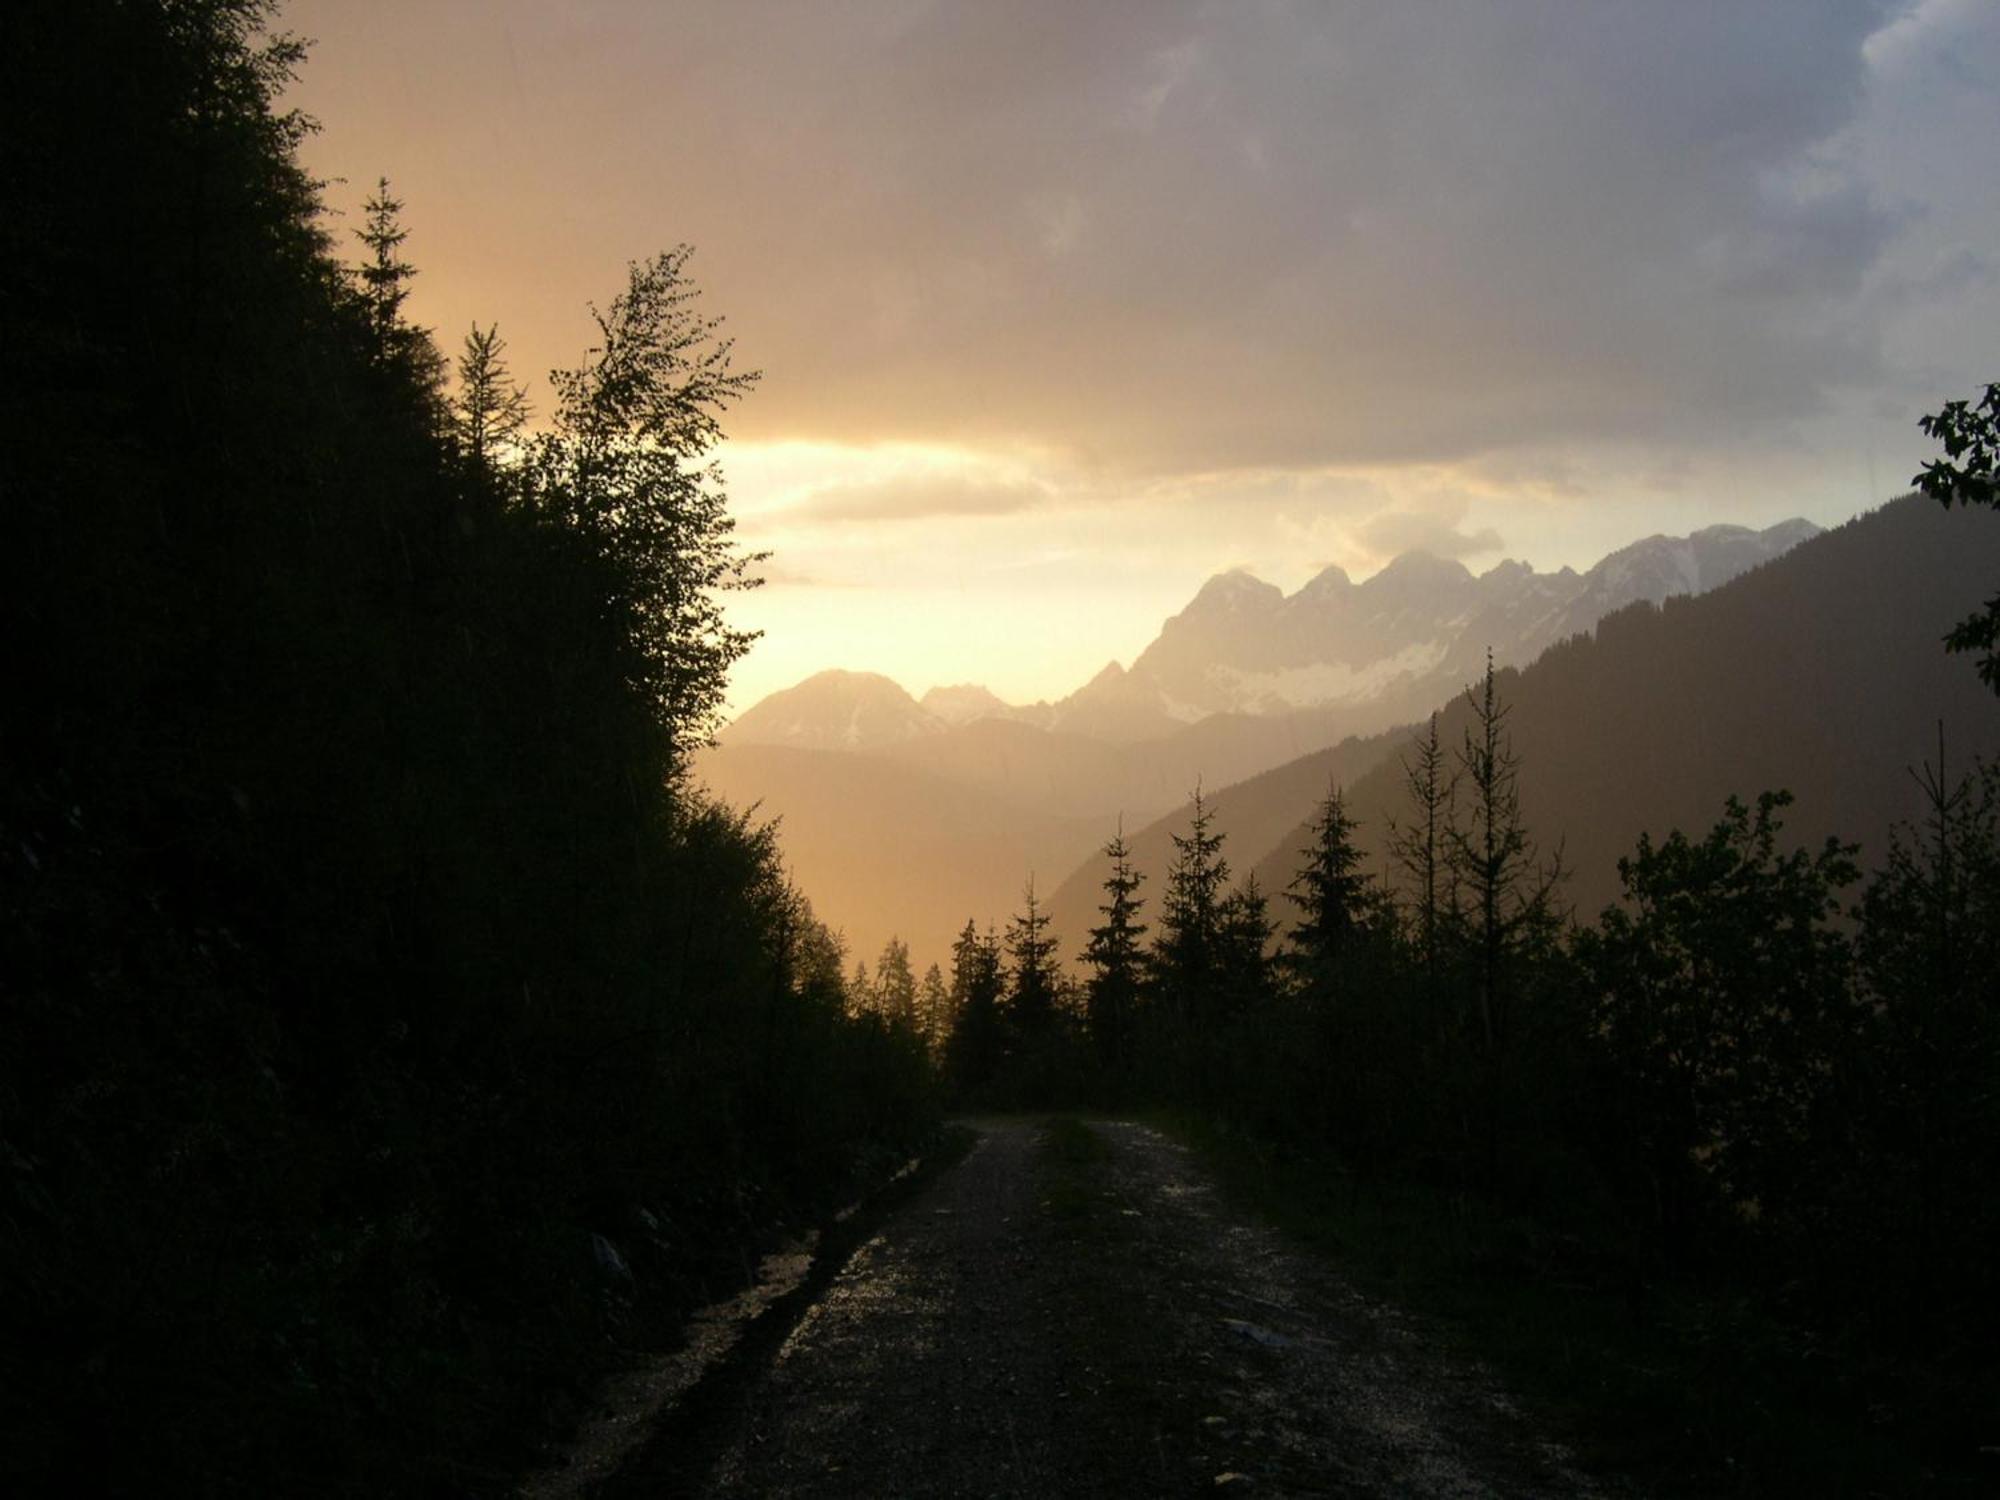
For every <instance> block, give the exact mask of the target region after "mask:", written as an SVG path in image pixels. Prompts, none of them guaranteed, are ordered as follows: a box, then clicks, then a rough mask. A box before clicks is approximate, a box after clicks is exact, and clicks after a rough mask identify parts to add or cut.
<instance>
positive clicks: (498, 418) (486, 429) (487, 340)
mask: <svg viewBox="0 0 2000 1500" xmlns="http://www.w3.org/2000/svg"><path fill="white" fill-rule="evenodd" d="M506 351H507V343H506V340H504V339H502V338H501V337H500V325H499V324H498V323H495V324H494V325H493V326H492V327H490V328H487V329H484V330H481V328H480V326H479V325H478V324H477V323H474V324H473V325H472V331H471V332H470V333H468V334H467V335H466V336H465V347H464V349H463V350H462V351H461V352H460V354H459V356H458V392H457V394H456V396H454V397H453V399H452V432H453V435H454V436H455V437H456V438H457V439H458V446H459V451H460V452H461V453H463V454H464V455H465V458H466V460H467V462H469V463H471V464H473V465H474V466H475V467H477V468H480V469H486V470H490V469H492V468H493V467H494V466H495V463H496V461H497V459H498V457H499V455H500V453H501V451H502V450H503V449H506V448H508V447H509V446H511V445H512V444H514V443H515V442H516V441H517V440H518V439H519V438H520V436H521V430H522V429H523V428H524V427H525V426H526V425H527V423H528V418H529V416H530V415H531V408H530V407H529V405H528V393H527V391H526V389H525V388H524V387H522V386H519V385H517V384H515V383H514V378H513V376H512V374H511V373H510V372H509V371H508V369H507V358H506Z"/></svg>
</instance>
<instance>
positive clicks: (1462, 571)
mask: <svg viewBox="0 0 2000 1500" xmlns="http://www.w3.org/2000/svg"><path fill="white" fill-rule="evenodd" d="M1470 582H1472V570H1471V569H1470V568H1468V567H1466V565H1465V564H1464V563H1462V562H1458V561H1456V560H1455V559H1452V558H1449V557H1439V556H1438V555H1437V554H1436V553H1434V552H1405V553H1404V554H1403V555H1402V556H1400V557H1397V558H1394V559H1392V560H1391V561H1390V563H1389V565H1388V566H1387V567H1385V568H1383V569H1382V571H1381V572H1379V573H1377V574H1376V575H1375V576H1374V577H1373V578H1370V579H1369V580H1368V581H1367V582H1366V583H1364V584H1362V585H1361V587H1362V588H1364V589H1366V590H1368V591H1369V592H1370V593H1376V594H1384V593H1394V594H1422V593H1427V592H1443V591H1447V590H1453V589H1458V588H1462V587H1463V586H1464V585H1466V584H1468V583H1470Z"/></svg>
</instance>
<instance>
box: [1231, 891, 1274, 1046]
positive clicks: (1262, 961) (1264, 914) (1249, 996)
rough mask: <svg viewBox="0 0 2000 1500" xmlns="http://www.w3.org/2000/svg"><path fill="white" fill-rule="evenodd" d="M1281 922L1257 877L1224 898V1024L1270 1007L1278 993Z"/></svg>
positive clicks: (1240, 1019) (1232, 1022)
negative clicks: (1276, 947)
mask: <svg viewBox="0 0 2000 1500" xmlns="http://www.w3.org/2000/svg"><path fill="white" fill-rule="evenodd" d="M1276 934H1277V924H1276V923H1275V922H1273V921H1272V920H1271V907H1270V902H1269V900H1268V899H1267V898H1266V897H1265V895H1264V891H1263V888H1262V887H1261V886H1259V885H1258V884H1257V877H1256V876H1255V875H1254V874H1252V875H1247V876H1245V877H1244V879H1243V883H1242V884H1241V885H1239V886H1237V887H1236V889H1234V890H1233V891H1231V892H1230V893H1229V894H1228V895H1227V896H1225V897H1223V898H1222V905H1221V908H1220V910H1219V911H1218V913H1217V920H1216V934H1215V936H1216V945H1215V948H1216V963H1215V991H1216V1001H1215V1009H1216V1012H1217V1014H1218V1019H1219V1020H1220V1021H1221V1022H1222V1024H1223V1025H1224V1026H1228V1025H1232V1024H1235V1023H1238V1022H1241V1021H1243V1020H1244V1019H1246V1018H1248V1017H1252V1016H1256V1015H1258V1014H1260V1013H1261V1012H1263V1011H1265V1010H1267V1009H1268V1008H1269V1007H1270V1005H1271V1002H1272V1001H1273V1000H1275V999H1276V998H1277V996H1278V965H1277V962H1276V960H1275V958H1274V956H1273V953H1272V946H1271V945H1272V939H1273V938H1274V937H1275V936H1276Z"/></svg>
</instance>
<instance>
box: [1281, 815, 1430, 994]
mask: <svg viewBox="0 0 2000 1500" xmlns="http://www.w3.org/2000/svg"><path fill="white" fill-rule="evenodd" d="M1358 826H1359V825H1357V824H1356V823H1355V822H1354V820H1353V819H1351V818H1349V817H1348V816H1347V808H1346V804H1345V803H1344V802H1343V801H1342V799H1341V795H1340V788H1339V786H1337V785H1336V786H1331V787H1329V788H1328V789H1327V794H1326V797H1325V799H1324V800H1323V801H1322V802H1321V803H1320V805H1319V810H1318V812H1317V813H1316V814H1315V815H1314V817H1313V821H1312V824H1311V827H1310V833H1311V835H1312V842H1311V844H1310V845H1308V846H1307V849H1306V858H1305V863H1304V864H1302V865H1301V866H1300V867H1299V872H1298V874H1297V875H1295V876H1294V877H1293V878H1292V883H1291V885H1290V886H1289V887H1287V893H1288V895H1289V896H1290V898H1291V901H1292V904H1293V905H1294V906H1296V907H1297V908H1298V909H1299V918H1298V921H1297V923H1296V924H1294V926H1293V928H1292V932H1291V942H1290V950H1289V952H1288V954H1287V959H1288V965H1287V966H1288V967H1289V968H1290V969H1291V970H1292V971H1293V973H1295V974H1296V975H1297V976H1298V979H1299V982H1300V985H1301V987H1302V988H1303V989H1304V990H1305V992H1306V995H1307V996H1308V998H1309V999H1310V1000H1311V1001H1312V1002H1313V1003H1314V1004H1315V1005H1324V1004H1326V1003H1327V1002H1328V1001H1329V1000H1331V998H1332V997H1333V995H1334V994H1335V992H1336V991H1337V989H1338V988H1339V986H1340V983H1341V979H1342V972H1341V971H1342V968H1343V966H1344V965H1348V964H1351V963H1352V962H1353V961H1354V960H1355V959H1356V958H1357V957H1358V954H1357V949H1358V948H1359V946H1360V940H1361V934H1362V931H1363V928H1364V927H1365V926H1368V925H1370V924H1371V923H1372V922H1373V921H1374V919H1375V915H1376V911H1375V908H1376V906H1377V905H1378V903H1377V901H1376V899H1375V897H1374V893H1373V892H1372V891H1371V889H1370V887H1369V883H1368V878H1367V877H1366V876H1365V875H1363V874H1362V873H1361V851H1360V850H1358V849H1357V848H1355V846H1354V834H1355V831H1356V829H1357V827H1358ZM1434 916H1435V914H1434V913H1433V917H1434Z"/></svg>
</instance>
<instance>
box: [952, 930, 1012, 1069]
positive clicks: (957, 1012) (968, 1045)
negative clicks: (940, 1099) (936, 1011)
mask: <svg viewBox="0 0 2000 1500" xmlns="http://www.w3.org/2000/svg"><path fill="white" fill-rule="evenodd" d="M1002 988H1003V975H1002V973H1001V967H1000V940H999V938H998V937H997V936H996V935H995V934H994V933H992V932H991V931H988V932H987V933H985V934H983V935H982V934H981V933H980V931H979V927H978V924H976V923H974V922H971V921H967V922H966V924H965V927H964V928H963V930H961V931H960V933H959V934H958V939H957V941H956V942H954V943H953V944H952V946H951V1009H952V1017H953V1024H952V1029H951V1038H950V1041H949V1043H948V1045H947V1046H946V1049H945V1063H946V1069H947V1072H948V1073H949V1075H950V1077H951V1080H952V1083H953V1085H954V1086H955V1087H956V1088H957V1089H958V1090H959V1091H960V1092H961V1093H967V1092H970V1093H974V1094H976V1093H977V1092H978V1091H979V1090H980V1089H982V1088H984V1087H986V1086H987V1085H988V1084H990V1083H991V1082H992V1081H993V1075H994V1074H995V1072H997V1071H998V1069H999V1066H1000V1052H1001V1046H1002V1037H1001V1018H1000V999H1001V991H1002Z"/></svg>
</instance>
